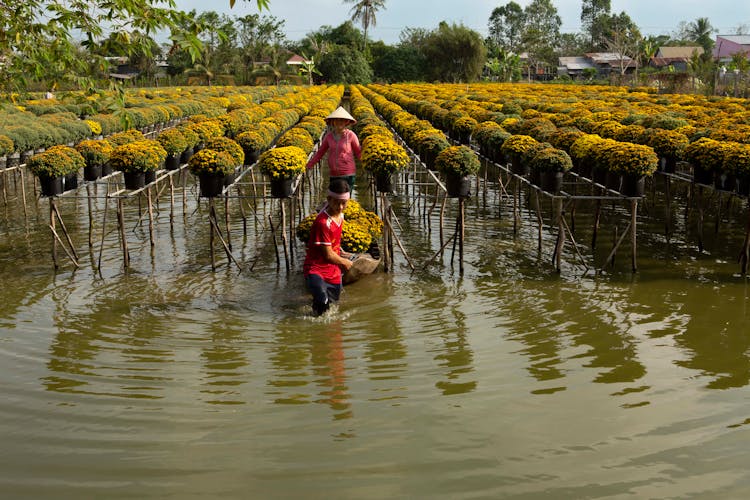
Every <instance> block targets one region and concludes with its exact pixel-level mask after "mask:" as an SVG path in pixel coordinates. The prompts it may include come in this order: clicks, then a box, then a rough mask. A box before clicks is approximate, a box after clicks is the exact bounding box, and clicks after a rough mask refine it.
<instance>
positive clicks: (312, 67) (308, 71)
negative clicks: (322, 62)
mask: <svg viewBox="0 0 750 500" xmlns="http://www.w3.org/2000/svg"><path fill="white" fill-rule="evenodd" d="M302 59H303V61H302V66H301V67H300V69H299V71H300V73H301V74H302V75H307V84H308V85H312V84H313V75H322V73H321V72H320V70H319V69H318V67H317V66H316V64H315V56H310V58H309V59H308V58H307V56H306V55H305V54H304V53H303V54H302Z"/></svg>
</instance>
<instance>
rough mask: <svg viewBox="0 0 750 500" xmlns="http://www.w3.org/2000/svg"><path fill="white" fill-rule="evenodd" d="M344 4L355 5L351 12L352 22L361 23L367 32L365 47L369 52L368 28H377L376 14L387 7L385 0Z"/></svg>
mask: <svg viewBox="0 0 750 500" xmlns="http://www.w3.org/2000/svg"><path fill="white" fill-rule="evenodd" d="M344 3H353V4H354V7H352V9H351V10H350V11H349V12H350V13H351V15H352V21H353V22H357V21H359V22H360V23H361V24H362V28H364V31H365V47H364V49H365V50H367V28H369V27H370V26H371V25H372V26H375V24H376V22H377V19H375V13H376V12H377V11H379V10H380V9H382V8H384V7H385V0H344Z"/></svg>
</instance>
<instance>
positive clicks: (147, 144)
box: [109, 139, 167, 189]
mask: <svg viewBox="0 0 750 500" xmlns="http://www.w3.org/2000/svg"><path fill="white" fill-rule="evenodd" d="M166 157H167V152H166V151H165V150H164V148H163V147H162V146H161V144H159V143H158V142H157V141H155V140H152V139H145V140H142V141H134V142H130V143H127V144H122V145H120V146H117V147H116V148H115V149H114V150H113V151H112V154H111V155H110V157H109V161H110V163H111V164H112V168H114V169H115V170H120V171H121V172H122V173H123V177H124V178H125V188H126V189H140V188H142V187H144V186H145V185H146V173H149V172H150V173H151V174H152V175H153V174H154V173H155V172H156V170H157V169H158V168H159V167H160V166H161V165H162V164H163V163H164V159H165V158H166Z"/></svg>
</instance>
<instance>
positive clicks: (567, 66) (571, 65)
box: [557, 56, 594, 80]
mask: <svg viewBox="0 0 750 500" xmlns="http://www.w3.org/2000/svg"><path fill="white" fill-rule="evenodd" d="M557 63H558V66H557V75H558V76H565V75H567V76H569V77H571V78H572V79H574V80H578V79H581V78H583V76H584V70H587V69H593V68H594V63H593V62H592V61H591V59H589V58H588V57H583V56H571V57H558V58H557Z"/></svg>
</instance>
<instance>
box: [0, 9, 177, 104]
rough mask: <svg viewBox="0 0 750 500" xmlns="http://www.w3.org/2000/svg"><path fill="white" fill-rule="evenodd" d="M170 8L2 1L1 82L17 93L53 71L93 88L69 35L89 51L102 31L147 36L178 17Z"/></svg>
mask: <svg viewBox="0 0 750 500" xmlns="http://www.w3.org/2000/svg"><path fill="white" fill-rule="evenodd" d="M160 4H166V5H167V7H160ZM171 7H174V2H173V1H171V0H168V1H165V0H142V1H139V2H133V1H132V0H114V1H113V0H93V1H90V2H68V1H66V0H24V1H22V2H13V7H10V4H9V3H8V2H3V7H2V8H1V9H0V58H2V59H3V61H4V65H3V71H2V76H0V78H2V81H1V82H0V84H2V86H3V87H4V88H5V89H6V90H22V89H23V88H25V87H26V86H27V84H28V82H29V79H30V78H31V79H36V80H40V81H43V80H44V79H45V76H46V74H47V72H48V70H49V69H50V68H51V67H54V68H55V71H58V70H59V72H60V74H61V78H63V79H65V80H67V81H69V82H71V83H72V84H74V85H85V86H87V87H89V86H92V85H93V82H91V81H90V80H89V79H87V78H86V77H87V76H88V73H86V71H87V70H88V68H89V61H86V60H81V59H80V58H79V57H78V43H77V42H76V41H74V39H73V33H80V34H81V35H82V36H83V40H82V41H81V42H80V45H81V46H82V48H83V49H85V50H89V51H92V49H94V48H95V47H97V46H98V45H99V44H100V43H101V42H102V40H104V39H105V38H106V35H105V32H104V27H107V28H108V29H110V30H111V31H117V32H120V33H122V34H124V35H127V36H130V35H132V34H134V33H136V32H137V33H140V34H142V35H145V36H152V35H155V34H156V31H158V30H159V29H161V28H164V27H169V26H171V25H173V24H174V21H175V19H177V18H178V17H179V15H180V14H179V13H178V12H176V11H174V10H172V9H171ZM131 48H133V49H135V47H131ZM92 57H96V58H97V62H96V65H97V66H100V67H106V66H107V61H106V60H105V59H104V57H103V56H97V55H94V56H92Z"/></svg>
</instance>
